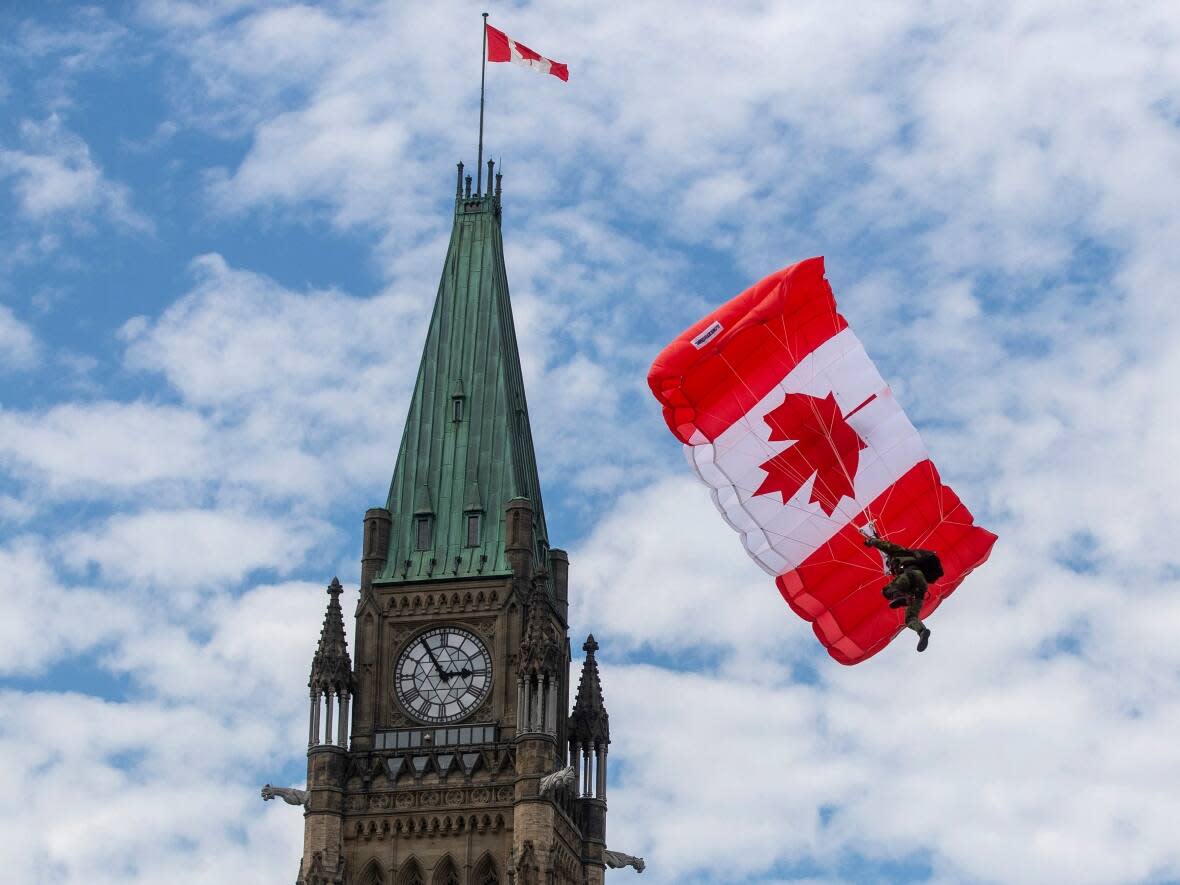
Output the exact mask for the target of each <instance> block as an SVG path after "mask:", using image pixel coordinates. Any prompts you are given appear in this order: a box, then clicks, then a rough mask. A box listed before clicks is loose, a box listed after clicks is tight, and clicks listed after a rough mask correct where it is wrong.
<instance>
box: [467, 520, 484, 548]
mask: <svg viewBox="0 0 1180 885" xmlns="http://www.w3.org/2000/svg"><path fill="white" fill-rule="evenodd" d="M482 516H483V514H482V513H468V514H467V546H468V547H478V546H479V540H480V539H479V536H480V528H481V526H480V523H481V521H482V520H481V518H480V517H482Z"/></svg>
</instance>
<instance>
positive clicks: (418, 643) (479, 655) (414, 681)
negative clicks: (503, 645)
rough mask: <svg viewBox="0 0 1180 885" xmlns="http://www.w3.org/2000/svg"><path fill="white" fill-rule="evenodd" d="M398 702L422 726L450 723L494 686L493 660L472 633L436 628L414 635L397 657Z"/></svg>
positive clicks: (469, 709) (476, 704)
mask: <svg viewBox="0 0 1180 885" xmlns="http://www.w3.org/2000/svg"><path fill="white" fill-rule="evenodd" d="M394 677H395V680H396V684H397V699H398V701H399V702H400V703H401V705H402V707H404V708H405V710H406V712H407V713H409V714H410V715H411V716H413V717H415V718H416V719H421V720H422V721H423V722H454V721H456V720H458V719H462V718H463V717H464V716H467V715H468V714H469V713H471V711H472V710H474V709H475V708H476V707H477V706H479V703H480V702H481V701H482V700H483V699H484V698H485V697H487V695H488V691H489V690H490V689H491V687H492V659H491V657H490V656H489V655H488V650H487V647H486V646H485V645H484V644H483V643H482V642H481V641H480V640H479V639H478V638H477V637H476V635H475V634H474V633H471V632H468V631H467V630H462V629H460V628H458V627H438V628H435V629H434V630H427V631H426V632H425V633H422V634H421V635H419V636H417V637H415V638H414V639H413V640H412V641H411V642H410V644H409V645H407V646H406V647H405V648H404V649H403V650H402V653H401V654H400V655H399V656H398V659H397V666H396V668H395V670H394Z"/></svg>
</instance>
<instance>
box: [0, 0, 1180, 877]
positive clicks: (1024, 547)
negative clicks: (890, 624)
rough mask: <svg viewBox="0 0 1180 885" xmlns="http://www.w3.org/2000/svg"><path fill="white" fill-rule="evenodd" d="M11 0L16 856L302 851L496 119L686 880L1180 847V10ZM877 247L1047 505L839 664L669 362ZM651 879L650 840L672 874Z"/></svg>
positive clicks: (68, 872)
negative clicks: (741, 527) (375, 543)
mask: <svg viewBox="0 0 1180 885" xmlns="http://www.w3.org/2000/svg"><path fill="white" fill-rule="evenodd" d="M712 7H713V8H708V7H702V8H700V9H696V10H693V9H691V8H686V7H685V6H684V4H674V3H670V2H629V3H605V4H604V3H589V2H585V0H565V2H560V0H559V2H545V3H532V4H530V3H503V4H500V5H496V4H492V5H491V6H489V7H484V6H481V5H478V4H475V3H472V2H461V0H448V2H431V3H398V2H362V0H340V2H336V3H322V4H318V5H288V4H283V3H258V4H247V3H240V2H236V0H206V2H193V3H185V2H169V0H144V2H140V3H133V2H128V3H119V4H116V3H111V4H109V5H107V6H89V7H88V6H81V5H73V4H68V3H53V2H50V3H32V2H28V3H27V4H26V3H23V2H22V0H9V2H6V3H5V4H3V8H2V9H0V586H2V588H3V604H4V616H3V617H2V618H0V705H2V708H3V710H4V714H3V716H2V718H0V760H3V761H2V762H0V796H3V799H0V856H3V857H4V858H5V870H6V872H5V876H6V878H7V880H8V881H11V882H14V883H17V882H19V883H26V882H27V883H83V882H85V883H116V882H117V883H145V885H148V883H153V885H154V883H159V882H165V881H168V882H186V883H190V882H191V883H206V882H207V883H213V882H217V883H222V882H227V881H232V882H241V883H255V882H257V883H271V882H276V881H289V880H290V879H292V878H293V877H294V873H295V870H296V864H297V862H298V857H299V852H300V843H301V833H302V820H301V818H300V815H299V814H298V812H296V811H295V809H291V808H289V807H286V806H281V807H274V806H275V805H276V804H277V803H269V804H267V805H263V803H262V802H261V801H260V800H259V798H258V788H259V786H260V785H261V784H262V783H264V782H267V781H270V782H274V783H289V784H298V783H300V781H301V779H302V777H303V767H304V752H303V749H304V743H305V740H306V720H305V716H306V706H305V705H306V677H307V670H308V666H309V664H310V659H311V654H312V652H313V650H314V645H315V641H316V638H317V635H318V630H319V623H320V619H321V617H322V612H323V605H324V602H325V597H324V594H323V587H324V585H325V584H326V583H327V582H328V581H329V580H330V579H331V577H332V576H333V575H334V574H338V575H339V576H340V578H341V580H342V581H343V582H344V583H345V584H346V585H347V586H348V588H349V594H350V598H351V597H352V595H353V594H355V588H356V580H357V575H358V572H359V563H358V555H359V548H360V528H361V526H360V518H361V516H362V514H363V512H364V509H365V508H366V507H369V506H373V505H377V504H381V503H383V502H384V498H385V492H386V488H387V485H388V482H389V476H390V473H391V471H392V467H393V461H394V457H395V454H396V450H397V445H398V442H399V438H400V433H401V427H402V423H403V420H404V415H405V410H406V406H407V399H408V395H409V391H410V387H411V384H412V382H413V377H414V372H415V369H416V364H417V361H418V357H419V352H420V346H421V342H422V338H423V334H424V332H425V323H426V319H427V315H428V312H429V309H430V305H431V300H432V297H433V294H434V292H435V289H436V287H437V283H438V274H439V272H440V269H441V263H442V258H443V255H444V252H445V248H446V239H447V236H448V234H449V229H450V213H451V206H452V203H451V200H452V196H453V193H454V190H453V188H454V163H455V162H456V161H457V160H460V159H462V160H466V161H467V162H468V163H469V164H474V161H475V137H476V124H477V108H478V98H479V96H478V80H479V44H480V32H479V24H480V19H479V13H480V12H481V11H483V9H484V8H488V9H489V11H490V12H491V21H492V23H493V24H496V25H498V26H499V27H501V28H502V29H504V30H506V31H507V32H508V33H510V34H512V35H513V36H516V37H519V38H520V39H522V40H523V41H524V42H526V43H528V44H529V45H530V46H532V47H533V48H535V49H537V50H539V51H541V52H542V53H544V54H547V55H550V56H552V57H554V58H557V59H560V60H562V61H564V62H566V63H568V64H569V67H570V72H571V76H570V81H569V83H568V84H562V83H561V82H559V81H558V80H556V79H554V78H551V77H542V76H537V75H535V74H532V73H530V72H528V71H524V70H522V69H520V68H517V67H515V66H510V65H497V66H494V67H492V68H490V69H489V71H488V82H489V90H490V92H489V103H488V122H487V144H488V148H489V151H490V156H492V157H494V158H497V159H499V160H501V161H502V164H503V171H504V175H505V177H504V191H505V197H504V200H505V214H504V233H505V241H506V249H507V259H508V270H509V279H510V282H511V286H512V296H513V303H514V307H515V312H516V318H517V329H518V332H519V335H520V339H521V351H522V360H523V363H524V372H525V377H526V384H527V387H528V393H529V398H530V411H531V413H532V417H533V428H534V433H535V435H536V437H537V445H538V457H539V460H540V467H541V474H542V483H543V486H544V490H545V500H546V507H547V513H548V516H549V521H550V530H551V532H550V533H551V537H552V539H553V542H554V543H555V544H559V545H561V546H564V547H566V548H568V549H569V551H570V558H571V562H572V570H571V583H572V590H571V595H572V597H573V610H572V613H571V617H572V620H573V622H574V630H575V631H576V634H577V635H578V637H579V638H580V636H581V635H582V634H584V633H585V632H588V631H591V630H592V631H593V632H594V633H595V635H596V636H597V637H598V638H599V640H600V641H601V643H602V653H601V656H602V658H603V660H604V666H603V679H604V687H605V691H606V698H607V702H608V707H609V709H610V712H611V718H612V726H613V728H612V737H613V739H614V743H613V744H612V755H611V759H612V766H613V767H612V784H611V821H610V843H611V845H612V847H614V848H617V849H620V850H624V851H628V852H630V853H633V854H642V855H644V856H645V857H646V858H647V860H648V871H647V872H646V873H645V874H644V876H645V878H644V879H643V880H642V881H644V882H648V883H652V882H654V883H657V885H658V883H672V882H678V883H702V885H703V883H719V885H740V883H787V882H791V883H804V882H805V883H811V885H818V883H829V885H832V883H864V882H888V883H901V882H906V883H910V882H929V883H990V882H1005V883H1007V882H1012V883H1047V882H1069V883H1083V885H1084V883H1139V882H1143V883H1148V882H1150V883H1162V882H1180V841H1178V840H1177V839H1176V835H1175V831H1176V821H1177V820H1180V799H1178V798H1177V797H1178V796H1180V743H1178V742H1177V739H1176V735H1177V734H1178V733H1180V642H1178V641H1177V635H1178V634H1180V554H1177V553H1176V551H1177V549H1178V544H1177V541H1176V532H1177V527H1178V526H1180V506H1178V505H1177V498H1178V496H1180V470H1178V469H1177V467H1176V463H1175V459H1174V455H1173V454H1171V453H1174V452H1175V450H1176V448H1177V446H1178V445H1180V400H1178V398H1177V396H1176V395H1175V392H1174V386H1175V383H1176V381H1177V380H1178V379H1180V348H1178V347H1177V346H1176V345H1177V342H1178V341H1180V292H1178V291H1177V285H1176V280H1177V279H1178V278H1180V245H1178V244H1180V45H1178V44H1180V14H1178V13H1177V11H1176V8H1175V6H1174V4H1169V3H1160V2H1136V0H1122V2H1118V3H1114V2H1091V0H1070V2H1054V0H1019V2H1016V0H1013V2H1008V0H996V2H991V3H988V4H975V7H976V9H975V11H972V10H971V9H970V8H968V5H966V4H962V3H955V2H940V0H921V2H919V0H914V2H901V0H898V2H889V3H845V2H840V0H823V2H820V0H795V2H790V3H786V2H782V3H776V2H733V3H728V4H725V5H724V8H722V6H721V4H713V5H712ZM819 254H822V255H825V256H827V262H828V275H829V279H830V280H831V281H832V284H833V286H834V288H835V290H836V293H837V297H838V299H839V301H840V304H841V308H842V310H843V312H844V314H845V315H846V316H847V317H848V319H849V321H850V323H851V324H852V325H853V327H854V328H855V329H856V330H857V332H858V333H859V334H860V336H861V338H862V339H863V340H864V341H865V343H866V346H867V348H868V350H869V352H870V354H871V355H872V356H873V357H874V358H875V359H876V361H877V362H878V365H879V366H880V367H881V369H882V372H883V374H884V375H885V377H886V378H888V379H889V380H890V382H891V384H892V385H893V387H894V389H895V391H896V393H897V395H898V397H899V399H900V400H901V401H902V402H903V404H904V405H905V406H906V408H907V409H908V411H909V414H910V416H911V417H912V418H913V420H914V421H915V423H916V424H917V425H918V427H919V429H920V430H921V431H922V433H923V436H924V438H925V440H926V443H927V445H928V447H929V448H930V450H931V452H932V453H933V457H934V458H935V460H936V462H937V463H938V464H939V466H940V468H941V471H942V473H943V475H944V477H945V478H946V479H947V480H948V482H950V483H951V484H952V485H953V486H954V487H955V488H956V490H957V491H958V492H959V493H960V494H961V496H962V497H963V498H964V500H965V501H966V502H967V503H968V504H969V506H971V508H972V509H973V510H974V512H975V513H976V516H977V517H978V518H979V520H980V521H981V522H982V523H983V524H984V525H987V526H988V527H989V528H991V529H992V530H994V531H996V532H997V533H998V534H999V536H1000V542H999V543H998V545H997V547H996V549H995V553H994V554H993V557H992V560H991V562H990V563H989V564H988V565H987V566H986V567H985V568H984V569H982V570H981V571H980V572H978V573H977V574H976V575H975V576H973V577H972V578H970V579H969V581H968V582H967V583H966V584H965V585H964V586H963V588H962V589H961V590H960V591H959V592H958V593H957V594H956V596H955V597H954V598H953V599H952V600H951V601H950V602H949V603H948V604H947V605H945V606H943V607H942V608H941V609H940V610H939V612H938V613H937V615H936V616H935V617H934V619H933V620H932V622H931V626H932V627H933V628H934V637H933V640H932V643H931V647H930V649H929V651H927V652H926V653H925V654H923V655H921V656H919V655H916V654H914V652H913V649H912V642H911V640H910V639H908V638H906V637H902V640H901V641H898V642H896V643H895V644H894V645H893V646H891V647H890V648H889V649H887V650H886V651H885V652H884V653H882V654H880V655H878V656H877V657H875V658H873V659H872V660H870V661H869V662H867V663H865V664H863V665H860V666H857V667H855V668H843V667H841V666H839V665H837V664H835V663H833V662H832V661H831V660H830V659H829V658H828V657H827V656H826V655H825V654H824V653H823V652H822V650H821V649H820V648H819V646H818V644H817V643H816V641H815V639H814V637H813V635H812V633H811V631H810V629H809V628H808V627H807V625H805V624H804V623H802V622H801V621H799V620H798V619H796V618H795V617H794V615H792V614H791V612H790V611H789V610H788V609H787V607H786V606H785V605H784V604H783V603H782V601H781V599H780V598H779V597H778V594H777V592H776V591H775V589H774V588H773V586H772V585H771V583H770V582H769V581H768V580H767V578H766V577H765V576H764V575H763V573H762V572H761V571H760V570H759V569H758V568H757V566H755V565H754V564H753V563H752V562H751V561H749V560H748V559H747V558H746V557H745V555H744V553H743V551H742V550H741V548H740V545H739V544H738V541H737V539H736V537H735V536H733V535H732V533H730V532H729V530H728V529H727V528H726V527H725V526H724V525H723V524H722V523H721V521H720V520H719V518H718V517H717V515H716V513H715V512H714V511H713V508H712V504H711V503H710V502H709V500H708V495H707V493H706V490H705V487H704V486H701V485H699V484H698V483H697V481H696V480H695V478H693V477H692V476H691V474H690V473H689V471H688V469H687V468H686V466H685V464H684V462H683V459H682V458H681V456H680V453H679V450H678V445H677V444H676V443H675V441H674V440H673V438H672V437H671V435H670V434H669V433H668V432H667V430H666V428H665V427H664V426H663V424H662V422H661V420H660V417H659V413H658V408H657V406H656V404H655V402H654V400H652V399H651V398H650V396H649V395H648V394H647V392H646V390H645V386H644V377H645V374H646V370H647V366H648V364H649V363H650V360H651V359H652V357H653V356H654V355H655V353H656V352H658V350H659V349H660V348H661V347H662V346H663V344H664V343H666V342H667V341H668V340H670V339H671V338H672V337H673V336H675V335H676V334H677V333H679V332H680V331H681V329H683V328H684V327H685V326H687V325H688V324H689V323H691V322H692V321H694V320H695V319H697V318H698V317H699V316H701V315H702V314H704V313H705V312H707V311H708V310H709V309H711V307H712V306H714V305H716V304H718V303H720V302H722V301H724V300H727V299H728V298H729V297H731V296H732V295H734V294H736V293H737V292H739V291H740V290H741V289H743V288H745V286H746V285H748V284H749V283H750V282H752V281H753V280H754V279H757V278H758V277H760V276H762V275H764V274H766V273H769V272H771V271H773V270H776V269H778V268H779V267H782V266H783V265H786V264H789V263H791V262H793V261H796V260H798V259H801V258H805V257H808V256H811V255H819ZM633 875H634V873H633V872H631V871H621V872H613V873H611V881H619V882H621V881H623V880H624V879H627V878H628V877H630V876H633Z"/></svg>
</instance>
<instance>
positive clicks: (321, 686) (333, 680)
mask: <svg viewBox="0 0 1180 885" xmlns="http://www.w3.org/2000/svg"><path fill="white" fill-rule="evenodd" d="M343 592H344V588H343V587H342V586H341V585H340V580H339V579H338V578H332V583H330V584H329V585H328V609H327V611H325V612H324V625H323V627H322V628H321V629H320V641H319V645H317V646H316V651H315V657H314V658H312V661H311V677H310V678H309V679H308V687H310V688H311V689H312V690H313V691H319V692H322V693H325V694H327V693H330V692H342V691H348V690H350V689H351V685H352V660H351V659H350V658H349V656H348V637H347V636H346V635H345V633H344V612H343V611H342V610H341V608H340V594H341V593H343Z"/></svg>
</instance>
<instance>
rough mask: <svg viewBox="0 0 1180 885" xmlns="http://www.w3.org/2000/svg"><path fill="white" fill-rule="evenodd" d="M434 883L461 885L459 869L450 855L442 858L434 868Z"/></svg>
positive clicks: (436, 884) (438, 884) (437, 884)
mask: <svg viewBox="0 0 1180 885" xmlns="http://www.w3.org/2000/svg"><path fill="white" fill-rule="evenodd" d="M432 885H461V881H460V879H459V869H458V867H456V866H455V862H454V861H453V860H451V858H450V855H448V856H446V857H444V858H443V859H442V860H440V861H439V862H438V865H437V866H436V867H435V868H434V881H433V883H432Z"/></svg>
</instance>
